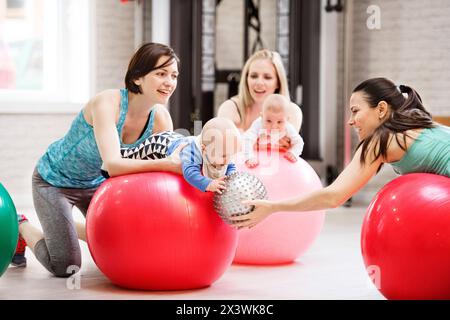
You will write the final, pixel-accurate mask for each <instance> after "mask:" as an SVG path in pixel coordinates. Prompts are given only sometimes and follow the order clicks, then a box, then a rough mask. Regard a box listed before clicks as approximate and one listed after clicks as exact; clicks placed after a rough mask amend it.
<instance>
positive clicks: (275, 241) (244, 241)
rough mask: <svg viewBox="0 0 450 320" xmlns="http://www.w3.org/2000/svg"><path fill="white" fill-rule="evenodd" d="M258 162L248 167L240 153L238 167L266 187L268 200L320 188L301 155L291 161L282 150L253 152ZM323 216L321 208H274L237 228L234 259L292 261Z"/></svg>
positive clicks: (311, 238) (305, 247)
mask: <svg viewBox="0 0 450 320" xmlns="http://www.w3.org/2000/svg"><path fill="white" fill-rule="evenodd" d="M256 154H257V156H258V160H259V165H258V166H257V167H256V168H252V169H249V168H248V167H247V166H246V165H245V163H244V158H243V156H242V154H240V155H238V160H237V163H236V166H237V169H238V171H244V172H249V173H252V174H254V175H256V176H257V177H258V178H259V179H261V181H262V182H263V183H264V185H265V186H266V188H267V192H268V199H269V200H280V199H288V198H291V197H298V196H300V195H302V194H307V193H309V192H312V191H314V190H320V189H321V188H322V183H321V182H320V179H319V177H318V176H317V174H316V172H315V171H314V169H313V168H312V167H311V166H310V165H309V164H308V163H307V162H306V161H304V160H303V159H301V158H299V159H298V161H297V162H295V163H292V162H290V161H288V160H287V159H285V158H284V157H283V153H282V152H280V153H279V152H278V151H270V150H260V151H257V152H256ZM324 220H325V212H324V211H314V212H277V213H274V214H272V215H270V216H269V217H267V218H266V219H264V220H263V221H262V222H260V223H259V224H258V225H256V226H255V227H253V228H252V229H241V230H240V231H239V237H238V246H237V250H236V256H235V257H234V261H233V262H234V263H240V264H254V265H274V264H286V263H292V262H293V261H294V260H296V259H298V258H299V257H300V256H301V255H303V254H304V253H305V252H306V251H307V250H308V248H309V247H310V246H311V245H312V243H313V242H314V240H315V239H316V237H317V236H318V235H319V233H320V231H321V229H322V226H323V223H324Z"/></svg>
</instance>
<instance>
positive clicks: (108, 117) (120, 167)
mask: <svg viewBox="0 0 450 320" xmlns="http://www.w3.org/2000/svg"><path fill="white" fill-rule="evenodd" d="M90 103H91V105H90V107H89V110H90V118H91V119H92V126H93V128H94V135H95V140H96V142H97V146H98V150H99V152H100V156H101V158H102V160H103V163H104V166H105V169H106V171H108V174H109V175H110V176H111V177H114V176H119V175H124V174H129V173H137V172H148V171H172V172H177V173H180V172H181V162H180V161H179V155H178V154H179V152H174V154H172V156H171V157H168V158H165V159H158V160H148V161H142V160H136V159H124V158H122V157H121V154H120V140H119V135H118V133H117V129H116V114H115V108H112V106H113V105H116V104H117V103H118V102H117V99H116V97H115V96H114V95H113V94H110V93H109V92H106V93H105V94H99V95H98V96H96V97H95V98H94V99H93V100H92V101H91V102H90ZM178 151H179V150H178Z"/></svg>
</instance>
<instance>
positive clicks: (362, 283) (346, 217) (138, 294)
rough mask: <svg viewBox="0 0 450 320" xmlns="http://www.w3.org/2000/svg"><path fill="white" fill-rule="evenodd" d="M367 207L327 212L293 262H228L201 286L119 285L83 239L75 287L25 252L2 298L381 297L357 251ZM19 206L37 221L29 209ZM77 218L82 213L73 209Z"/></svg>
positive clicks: (0, 290) (0, 285)
mask: <svg viewBox="0 0 450 320" xmlns="http://www.w3.org/2000/svg"><path fill="white" fill-rule="evenodd" d="M366 207H367V204H359V205H358V204H354V205H353V207H352V208H343V207H342V208H338V209H334V210H331V211H328V214H327V216H326V220H325V225H324V228H323V230H322V233H321V234H320V236H319V237H318V239H317V240H316V242H315V243H314V244H313V246H312V247H311V248H310V249H309V251H308V252H307V253H306V254H305V255H304V256H303V257H300V259H298V261H296V262H295V263H293V264H291V265H286V266H275V267H255V266H241V265H232V266H231V267H230V268H229V270H228V271H227V272H226V273H225V274H224V275H223V276H222V277H221V278H220V279H219V280H218V281H216V282H215V283H214V284H213V285H211V286H210V287H208V288H205V289H200V290H187V291H175V292H174V291H171V292H159V291H158V292H154V291H153V292H145V291H131V290H125V289H122V288H119V287H117V286H115V285H113V284H111V283H110V282H109V281H108V279H107V278H105V277H104V276H103V275H102V273H101V272H100V271H99V270H98V268H97V267H96V265H95V264H94V262H93V260H92V258H91V257H90V254H89V250H88V248H87V245H86V244H85V243H82V244H81V246H82V250H83V266H82V269H81V278H80V281H79V286H78V285H77V284H76V283H75V282H74V281H73V279H72V281H71V280H69V282H68V280H67V279H61V278H55V277H53V276H51V275H50V274H49V273H48V272H47V271H46V270H45V269H44V268H43V267H42V266H41V265H40V264H39V263H38V262H37V260H36V259H35V258H34V256H33V254H32V253H31V252H29V251H28V252H27V258H28V267H27V268H25V269H23V268H9V269H8V270H7V271H6V272H5V274H4V275H3V276H2V277H1V278H0V299H159V300H161V299H186V300H191V299H192V300H196V299H207V300H208V299H221V300H222V299H223V300H230V299H231V300H232V299H243V300H247V299H255V300H260V299H261V300H266V299H272V300H278V299H287V300H301V299H302V300H303V299H305V300H309V299H325V300H329V299H332V300H334V299H352V300H359V299H384V298H383V296H382V295H381V294H380V293H379V292H378V291H377V290H376V288H375V287H374V286H373V285H372V284H371V282H370V280H369V278H368V276H367V275H366V273H365V270H364V264H363V261H362V256H361V253H360V230H361V223H362V219H363V216H364V213H365V209H366ZM19 211H20V212H25V213H26V214H27V215H28V217H29V219H30V221H31V222H32V223H37V218H36V216H35V215H34V212H33V210H32V209H31V208H19ZM80 216H81V215H80ZM76 218H77V219H79V218H80V217H78V216H77V214H76ZM77 286H78V287H79V288H78V289H77Z"/></svg>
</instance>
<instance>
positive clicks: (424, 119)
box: [232, 78, 450, 228]
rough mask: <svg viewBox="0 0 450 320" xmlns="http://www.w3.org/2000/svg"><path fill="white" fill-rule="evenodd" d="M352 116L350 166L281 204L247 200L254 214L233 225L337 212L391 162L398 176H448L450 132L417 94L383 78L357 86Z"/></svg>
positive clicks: (352, 100)
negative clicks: (284, 214)
mask: <svg viewBox="0 0 450 320" xmlns="http://www.w3.org/2000/svg"><path fill="white" fill-rule="evenodd" d="M350 111H351V117H350V120H349V121H348V124H349V125H350V126H352V127H354V128H355V130H356V133H357V134H358V137H359V140H360V143H359V145H358V147H357V149H356V152H355V155H354V156H353V159H352V161H351V162H350V164H349V165H348V166H347V167H346V168H345V169H344V171H343V172H342V173H341V174H340V175H339V176H338V178H337V179H336V180H335V181H334V182H333V183H332V184H331V185H329V186H328V187H326V188H324V189H322V190H320V191H316V192H312V193H309V194H306V195H301V196H299V197H296V198H293V199H287V200H281V201H265V200H254V201H246V203H247V204H249V205H254V206H255V207H256V208H255V210H254V211H253V212H252V213H250V214H248V215H246V216H245V219H243V217H242V216H241V217H234V218H232V219H233V220H234V221H235V223H236V226H237V227H241V228H242V227H252V226H254V225H256V224H257V223H258V222H260V221H261V220H263V219H264V218H266V217H267V216H268V215H270V214H271V213H274V212H277V211H314V210H322V209H328V208H335V207H338V206H340V205H342V204H343V203H345V202H346V201H347V200H348V199H349V198H350V197H352V195H354V194H355V193H357V192H358V191H359V190H360V189H361V188H362V187H363V186H364V185H365V184H366V183H367V182H368V181H369V180H370V179H371V178H372V177H373V176H374V175H375V174H376V173H377V172H378V171H379V170H380V168H381V166H382V165H383V164H384V163H389V164H391V165H392V166H393V168H394V170H395V171H396V172H397V173H400V174H406V173H412V172H426V173H434V174H438V175H443V176H447V177H450V129H449V128H448V127H446V126H440V125H438V124H436V123H434V122H433V121H432V118H431V115H430V113H429V112H428V111H427V110H426V109H425V108H424V106H423V104H422V99H421V98H420V96H419V94H418V93H417V92H416V91H415V90H414V89H412V88H411V87H408V86H405V85H400V86H398V87H397V86H396V85H395V84H394V83H393V82H392V81H390V80H388V79H385V78H374V79H369V80H366V81H364V82H362V83H361V84H359V85H358V86H357V87H356V88H355V89H354V90H353V94H352V96H351V98H350Z"/></svg>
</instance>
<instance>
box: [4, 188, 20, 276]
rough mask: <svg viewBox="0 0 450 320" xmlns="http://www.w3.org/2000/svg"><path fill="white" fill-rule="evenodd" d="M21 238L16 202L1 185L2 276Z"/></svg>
mask: <svg viewBox="0 0 450 320" xmlns="http://www.w3.org/2000/svg"><path fill="white" fill-rule="evenodd" d="M18 237H19V224H18V223H17V213H16V207H15V206H14V202H13V201H12V199H11V196H10V195H9V193H8V191H6V189H5V187H3V185H2V184H1V183H0V276H1V275H2V274H3V273H4V272H5V270H6V269H7V268H8V266H9V264H10V263H11V260H12V257H13V255H14V252H15V250H16V246H17V239H18Z"/></svg>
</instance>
